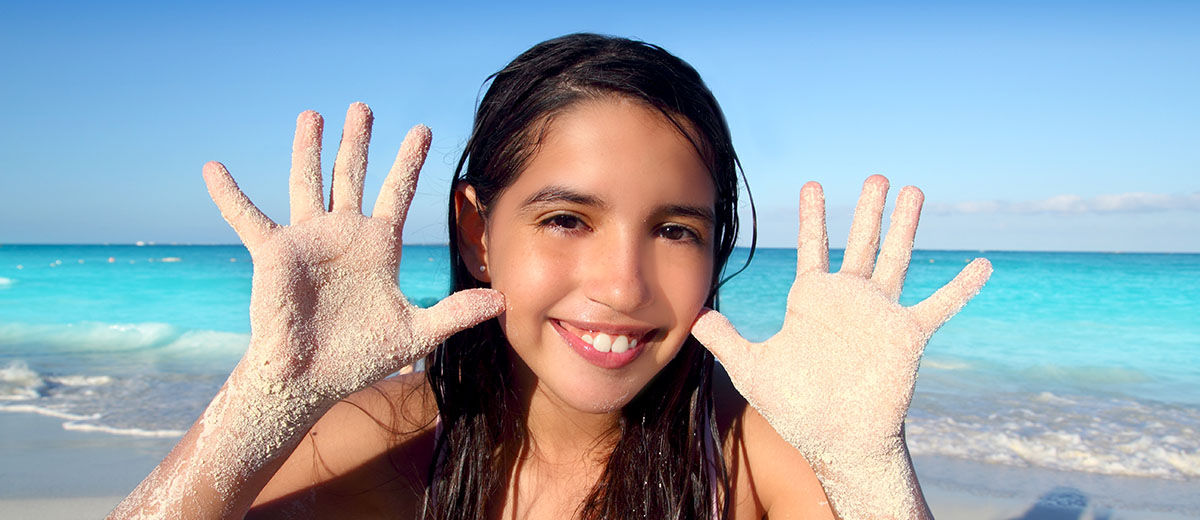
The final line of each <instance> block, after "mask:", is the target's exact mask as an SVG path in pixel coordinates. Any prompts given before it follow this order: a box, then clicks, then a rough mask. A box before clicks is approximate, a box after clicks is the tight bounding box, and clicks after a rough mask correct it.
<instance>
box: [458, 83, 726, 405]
mask: <svg viewBox="0 0 1200 520" xmlns="http://www.w3.org/2000/svg"><path fill="white" fill-rule="evenodd" d="M715 202H716V193H715V188H714V186H713V182H712V179H711V178H710V176H709V172H708V169H707V168H706V167H705V165H704V163H703V162H702V161H701V159H700V157H699V155H698V154H697V152H696V150H695V148H694V147H693V146H692V144H691V143H690V142H689V141H688V140H687V138H685V137H684V136H683V135H682V134H681V133H680V131H679V130H678V129H677V128H676V127H675V126H674V125H673V124H672V123H671V122H670V121H669V120H667V119H666V118H665V117H664V116H663V115H662V114H661V113H659V112H657V111H656V110H654V109H652V108H647V107H646V106H644V105H641V104H638V103H637V102H634V101H630V100H627V99H623V98H611V99H602V100H593V101H585V102H581V103H579V104H577V105H575V106H573V107H571V108H569V109H568V110H567V111H565V112H564V113H561V114H559V115H558V116H557V117H555V118H554V119H553V121H552V122H551V123H550V126H549V128H548V130H547V132H546V133H545V135H544V137H543V140H542V142H541V146H540V148H539V149H538V151H537V153H536V154H535V155H534V157H533V158H532V159H530V160H529V161H528V163H527V164H526V168H525V170H524V171H523V172H521V174H520V175H519V176H518V178H517V180H516V182H515V183H513V184H512V185H511V186H510V187H508V188H507V189H506V190H504V191H503V192H502V193H501V195H500V196H498V197H497V198H496V200H494V201H493V203H492V205H491V207H490V208H488V216H487V223H486V230H485V231H484V232H483V236H482V237H481V239H480V240H479V242H478V243H479V244H480V248H481V249H482V250H483V251H484V254H483V262H484V263H485V264H486V266H487V270H486V273H480V277H481V278H482V279H485V280H488V279H490V281H491V283H492V288H494V289H497V290H499V291H501V292H503V293H504V295H505V298H506V301H507V311H506V312H505V313H504V314H503V315H501V316H500V318H499V319H500V324H501V327H503V329H504V332H505V334H506V335H507V337H508V341H509V343H510V344H511V345H512V348H513V350H514V351H516V353H517V356H518V357H519V358H520V360H521V361H522V362H523V366H521V364H520V363H518V367H517V374H518V377H521V378H523V379H525V381H524V382H525V383H532V384H533V385H534V388H535V390H534V391H535V392H540V393H543V394H545V395H546V396H548V397H549V398H550V399H552V400H553V401H555V402H559V403H561V404H565V405H567V406H569V407H571V408H573V409H576V410H580V411H585V412H591V413H603V412H611V411H615V410H618V409H620V408H621V407H622V406H624V405H625V404H626V403H628V402H629V401H630V400H631V399H632V398H633V397H634V396H635V395H636V394H637V393H638V392H639V391H640V390H641V389H642V388H643V387H645V386H646V384H647V383H648V382H649V381H650V379H651V378H653V377H654V376H655V374H657V373H658V372H659V370H661V369H662V368H663V366H665V365H666V364H667V362H669V361H670V360H671V359H672V358H673V357H674V356H675V354H676V353H677V352H678V351H679V348H680V346H681V345H683V342H684V340H686V339H687V337H688V334H689V333H690V330H691V326H692V323H693V321H694V320H695V318H696V315H697V313H699V311H700V309H701V307H703V305H704V302H705V298H706V297H707V295H708V292H709V287H710V283H711V280H712V275H713V269H714V253H713V251H714V248H713V240H714V215H713V208H714V207H715ZM476 269H478V268H476ZM476 272H479V271H476ZM526 367H527V369H528V370H526Z"/></svg>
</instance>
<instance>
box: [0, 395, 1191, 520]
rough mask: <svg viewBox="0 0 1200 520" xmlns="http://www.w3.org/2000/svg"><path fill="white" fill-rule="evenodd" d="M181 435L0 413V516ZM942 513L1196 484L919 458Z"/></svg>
mask: <svg viewBox="0 0 1200 520" xmlns="http://www.w3.org/2000/svg"><path fill="white" fill-rule="evenodd" d="M174 443H175V439H152V438H137V437H122V436H114V435H108V434H103V433H95V432H75V431H67V430H64V429H63V428H62V420H61V419H56V418H53V417H44V416H39V415H33V414H25V413H0V457H3V458H2V459H0V460H4V461H5V462H6V463H5V464H4V465H3V467H2V469H0V518H5V519H13V520H20V519H36V520H55V519H81V518H102V517H104V515H106V514H107V513H108V512H109V511H110V510H111V509H112V508H113V507H114V506H115V505H116V504H117V502H119V501H120V500H121V498H122V497H123V496H124V495H125V494H126V493H128V492H129V491H130V490H131V489H133V487H134V486H136V485H137V483H138V482H140V481H141V479H142V478H143V477H145V476H146V474H148V473H149V472H150V470H151V469H152V468H153V467H154V466H155V465H156V464H157V463H158V461H159V460H160V459H161V458H162V457H163V455H165V454H166V452H167V451H169V450H170V448H171V446H172V445H173V444H174ZM915 462H916V464H917V471H918V474H919V475H920V476H921V482H922V484H923V487H924V490H925V493H926V497H927V498H928V500H929V503H930V506H931V508H932V509H933V512H934V515H935V516H936V517H937V518H939V519H943V520H957V519H962V520H968V519H986V520H1118V519H1153V520H1159V519H1161V520H1167V519H1183V518H1194V517H1195V516H1194V515H1197V514H1200V511H1188V510H1186V509H1179V508H1176V509H1177V510H1175V511H1170V510H1165V509H1166V505H1169V504H1179V503H1184V502H1185V501H1186V500H1187V497H1188V496H1189V495H1191V494H1194V492H1195V489H1194V485H1191V484H1188V483H1185V482H1172V481H1166V480H1158V479H1135V478H1114V477H1100V476H1095V475H1088V474H1083V473H1069V472H1054V471H1046V470H1035V469H1030V468H1015V467H1006V466H998V465H991V464H982V463H977V462H970V461H964V460H953V459H947V458H937V457H918V458H917V459H916V461H915Z"/></svg>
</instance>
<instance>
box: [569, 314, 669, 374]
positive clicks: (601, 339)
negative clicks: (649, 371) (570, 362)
mask: <svg viewBox="0 0 1200 520" xmlns="http://www.w3.org/2000/svg"><path fill="white" fill-rule="evenodd" d="M551 324H553V326H554V328H555V329H556V330H557V331H558V333H559V335H561V336H562V337H563V339H564V340H566V341H567V344H568V345H569V346H570V347H572V348H573V349H574V350H575V351H576V352H578V353H579V354H580V355H581V356H583V357H584V359H586V360H588V361H589V362H591V363H593V364H596V365H599V366H601V367H604V368H619V367H621V366H624V365H626V364H628V363H630V362H632V361H633V360H634V359H636V358H637V356H638V355H639V354H641V352H642V350H644V348H645V345H646V342H647V341H648V340H650V339H652V337H653V335H654V332H655V329H645V328H634V327H616V326H608V325H596V324H590V323H578V322H575V323H570V322H566V321H563V320H557V319H552V320H551ZM639 347H641V348H639Z"/></svg>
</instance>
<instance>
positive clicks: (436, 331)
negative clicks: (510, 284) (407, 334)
mask: <svg viewBox="0 0 1200 520" xmlns="http://www.w3.org/2000/svg"><path fill="white" fill-rule="evenodd" d="M502 312H504V295H503V294H501V293H500V291H493V290H491V289H467V290H465V291H458V292H456V293H454V294H451V295H450V296H447V297H446V298H444V299H443V300H442V301H440V302H438V303H437V305H434V306H433V307H430V308H428V309H419V310H417V312H416V315H415V316H414V317H413V330H414V332H415V334H414V336H415V337H416V339H417V341H418V342H420V343H423V344H426V345H436V344H438V343H441V342H443V341H445V340H446V338H448V337H450V336H451V335H453V334H454V333H456V332H458V331H460V330H463V329H468V328H471V327H474V326H475V325H478V324H479V323H481V322H483V321H484V320H487V319H490V318H494V317H495V316H497V315H499V314H500V313H502Z"/></svg>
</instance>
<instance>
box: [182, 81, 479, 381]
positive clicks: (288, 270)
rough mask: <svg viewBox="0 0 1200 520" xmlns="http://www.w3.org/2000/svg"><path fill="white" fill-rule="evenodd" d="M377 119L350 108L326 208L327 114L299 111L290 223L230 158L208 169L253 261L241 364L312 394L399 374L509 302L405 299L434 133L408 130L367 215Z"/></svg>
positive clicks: (216, 196)
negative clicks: (404, 235) (413, 224)
mask: <svg viewBox="0 0 1200 520" xmlns="http://www.w3.org/2000/svg"><path fill="white" fill-rule="evenodd" d="M371 122H372V116H371V111H370V109H369V108H367V106H366V105H364V104H362V103H355V104H354V105H351V106H350V109H349V111H347V113H346V126H345V130H344V131H343V133H342V141H341V148H340V149H339V150H338V154H337V158H336V161H335V163H334V168H333V189H332V191H331V193H330V203H329V207H328V209H326V207H325V204H324V201H323V194H322V186H321V131H322V120H321V116H320V115H318V114H317V113H315V112H305V113H303V114H300V117H299V118H298V120H297V122H296V138H295V141H294V144H293V148H292V172H291V181H290V194H291V225H289V226H279V225H277V224H275V223H274V222H272V221H271V220H270V219H269V218H267V217H266V216H265V215H263V214H262V212H260V211H259V210H258V208H256V207H255V206H254V205H253V204H252V203H251V202H250V200H249V199H248V198H247V197H246V196H245V195H244V194H243V193H242V192H241V190H239V189H238V187H237V185H236V184H235V183H234V181H233V179H232V178H231V177H230V176H229V173H228V172H227V171H226V170H225V167H224V166H222V165H221V164H220V163H216V162H211V163H208V164H207V165H205V167H204V180H205V182H206V183H207V184H208V190H209V193H210V194H211V195H212V198H213V201H214V202H216V204H217V206H218V207H219V208H220V209H221V214H222V215H223V216H224V217H225V219H226V220H227V221H228V222H229V224H230V225H231V226H233V228H234V230H235V231H236V232H237V233H238V236H240V237H241V239H242V241H243V242H244V243H245V245H246V248H247V249H249V251H250V254H251V256H252V257H253V259H254V282H253V292H252V295H251V300H250V319H251V327H252V331H253V334H252V337H253V340H252V345H251V350H250V351H249V352H248V353H247V357H246V359H245V360H244V361H243V364H244V365H247V366H245V367H243V368H246V369H252V370H255V371H258V372H260V374H261V376H262V378H263V379H264V380H265V381H268V382H278V383H283V382H293V381H297V380H298V379H302V380H303V382H302V383H303V386H304V387H305V388H304V391H308V392H316V394H317V395H319V396H320V397H322V398H333V399H337V398H341V397H344V396H345V395H347V394H349V393H350V392H353V391H355V390H358V389H360V388H362V387H364V386H366V385H368V384H370V383H372V382H374V381H375V380H378V379H379V378H381V377H383V376H386V375H387V374H390V373H393V372H395V371H397V370H399V369H400V368H401V367H403V366H405V365H407V364H409V363H411V362H412V361H414V360H415V359H418V358H420V357H423V356H424V355H426V354H427V353H429V352H430V351H432V349H433V348H434V347H435V346H436V345H437V344H438V343H440V342H441V341H442V340H444V339H445V338H446V337H447V336H449V335H450V334H453V333H454V332H457V331H459V330H461V329H464V328H467V327H470V326H473V325H475V324H476V323H479V322H480V321H483V320H485V319H488V318H490V317H492V316H495V315H496V314H498V313H499V312H500V311H501V310H502V309H503V298H502V297H501V296H500V294H499V293H497V292H495V291H490V290H482V289H481V290H472V291H463V292H459V293H455V294H452V295H450V297H448V298H446V299H445V300H443V301H442V302H440V303H439V304H437V305H436V306H434V307H432V308H430V309H419V308H417V307H415V306H413V305H412V304H410V303H409V302H408V300H407V299H405V297H404V295H403V294H401V292H400V289H399V287H398V286H397V284H396V271H397V269H398V267H399V265H400V253H401V231H402V229H403V226H404V219H405V216H406V214H407V212H408V206H409V203H410V202H411V200H412V196H413V192H414V190H415V189H416V183H417V174H418V172H419V171H420V169H421V165H422V163H423V162H424V160H425V155H426V152H427V150H428V148H429V142H430V133H429V129H427V128H425V127H424V126H417V127H414V128H413V129H412V130H411V131H409V133H408V136H407V137H406V138H405V140H404V144H403V145H402V146H401V148H400V153H399V154H398V155H397V157H396V161H395V164H394V165H393V166H392V169H391V171H390V172H389V174H388V177H387V179H386V180H385V181H384V185H383V190H382V191H381V192H380V195H379V197H378V200H377V202H376V204H375V210H374V211H373V212H372V215H371V216H370V217H367V216H364V215H363V214H362V209H361V208H362V196H363V178H364V177H365V175H366V168H367V146H368V144H369V142H370V139H371Z"/></svg>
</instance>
